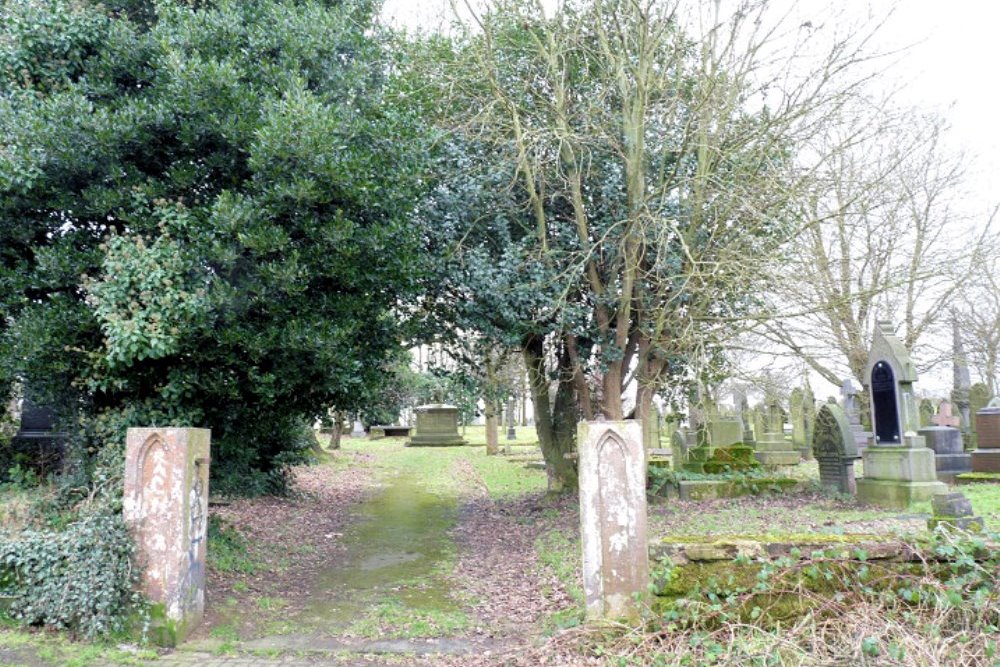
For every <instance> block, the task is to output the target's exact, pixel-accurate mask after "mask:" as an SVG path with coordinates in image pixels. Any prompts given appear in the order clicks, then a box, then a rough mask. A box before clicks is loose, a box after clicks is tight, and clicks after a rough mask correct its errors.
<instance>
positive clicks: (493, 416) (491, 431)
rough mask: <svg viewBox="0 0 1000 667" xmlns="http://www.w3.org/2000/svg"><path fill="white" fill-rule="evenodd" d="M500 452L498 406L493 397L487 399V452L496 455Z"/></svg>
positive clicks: (489, 454) (488, 454)
mask: <svg viewBox="0 0 1000 667" xmlns="http://www.w3.org/2000/svg"><path fill="white" fill-rule="evenodd" d="M499 453H500V442H499V437H498V435H497V408H496V403H494V402H493V400H492V399H490V398H488V397H487V399H486V454H487V456H495V455H497V454H499Z"/></svg>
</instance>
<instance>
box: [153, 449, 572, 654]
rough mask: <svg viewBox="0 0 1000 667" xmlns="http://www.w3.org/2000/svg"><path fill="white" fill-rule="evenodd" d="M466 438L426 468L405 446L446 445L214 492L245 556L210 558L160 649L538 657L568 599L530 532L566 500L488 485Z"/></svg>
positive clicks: (352, 459)
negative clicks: (278, 485) (191, 604)
mask: <svg viewBox="0 0 1000 667" xmlns="http://www.w3.org/2000/svg"><path fill="white" fill-rule="evenodd" d="M466 451H467V452H469V453H468V454H462V453H461V452H455V451H448V452H445V451H441V452H440V453H439V454H436V456H438V457H439V458H440V469H439V470H436V471H435V474H434V475H427V474H426V470H424V471H423V472H424V473H425V474H424V475H423V476H422V474H421V469H419V468H418V469H417V470H416V471H414V470H413V469H411V468H409V467H407V466H405V465H400V463H401V461H400V457H406V456H408V455H409V456H425V457H426V456H435V454H426V455H425V454H409V453H407V452H403V451H401V447H400V446H399V445H398V443H389V444H387V445H381V446H379V447H377V448H372V449H371V450H370V451H369V450H368V449H367V448H366V449H365V451H363V452H359V451H357V450H354V451H345V452H338V453H335V454H334V455H333V457H332V460H331V461H330V462H327V463H324V464H323V465H321V466H318V467H313V468H309V469H305V470H303V471H301V472H300V473H299V474H300V478H299V482H300V485H299V486H300V488H301V489H302V491H303V494H302V496H301V497H298V498H295V499H291V500H281V499H256V500H243V501H239V502H236V503H233V504H231V505H227V506H225V507H219V508H216V509H215V510H214V514H215V515H216V517H217V518H216V521H217V522H220V523H221V525H222V526H223V527H224V529H225V530H227V531H230V534H232V532H233V531H235V532H236V533H238V534H239V535H242V536H243V537H245V539H246V544H245V546H246V551H247V553H246V554H245V557H244V559H245V563H240V562H237V563H236V566H235V568H234V569H229V570H225V571H220V570H218V569H210V577H209V583H208V600H209V612H208V614H207V617H206V622H205V623H203V624H202V626H201V627H200V628H199V630H198V632H197V633H196V634H195V635H194V636H193V637H192V639H191V640H190V641H189V642H188V643H186V644H185V645H183V646H181V647H179V649H178V650H176V651H173V652H171V653H169V654H166V655H163V656H161V658H160V659H159V660H157V661H156V662H155V663H150V664H156V665H161V666H164V667H167V666H170V665H190V664H205V665H211V666H216V665H217V666H219V667H221V666H223V665H229V666H232V667H238V666H249V665H253V666H254V667H258V666H260V667H269V666H271V665H289V664H295V665H297V664H303V665H305V664H338V665H341V664H358V665H365V664H386V662H391V664H394V665H396V664H398V665H494V664H531V663H530V660H529V658H528V657H527V656H528V655H529V654H530V653H531V652H532V647H533V646H534V645H536V644H538V643H539V630H540V628H541V627H542V626H543V621H544V619H545V618H546V617H547V616H549V615H550V614H552V613H556V612H559V611H560V610H565V609H568V608H572V607H573V603H572V601H571V599H570V597H569V596H568V595H567V594H566V592H565V591H564V589H563V586H562V584H561V583H560V581H559V580H558V579H557V578H556V577H555V576H554V575H553V574H552V573H551V571H550V570H548V569H547V568H545V567H543V566H542V565H541V564H540V563H539V562H538V557H537V554H536V550H535V548H534V542H535V539H536V538H537V536H538V534H539V533H540V532H541V531H542V530H543V529H544V528H545V526H546V525H549V524H550V523H551V521H553V520H557V517H559V516H560V515H561V513H560V512H557V511H554V509H553V508H551V507H548V508H547V507H546V506H545V505H544V501H543V500H542V499H541V497H540V496H538V495H537V494H536V495H533V496H528V497H521V498H519V499H516V500H509V501H496V500H493V499H491V498H490V496H489V495H488V494H487V493H486V489H485V485H484V484H483V483H482V480H481V479H479V478H478V477H477V474H476V472H475V471H474V470H473V468H472V466H471V464H470V463H469V460H468V459H467V457H468V456H473V455H481V450H480V451H477V450H466ZM402 463H406V461H402ZM442 480H444V481H442ZM546 510H548V511H547V512H546ZM543 513H546V515H547V516H548V517H549V518H548V519H546V520H542V519H541V515H542V514H543ZM522 660H529V661H528V662H522Z"/></svg>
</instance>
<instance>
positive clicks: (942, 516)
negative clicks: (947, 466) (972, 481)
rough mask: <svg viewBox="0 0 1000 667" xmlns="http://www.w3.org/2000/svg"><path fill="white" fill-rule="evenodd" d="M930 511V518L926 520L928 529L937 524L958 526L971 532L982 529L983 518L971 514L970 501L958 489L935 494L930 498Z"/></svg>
mask: <svg viewBox="0 0 1000 667" xmlns="http://www.w3.org/2000/svg"><path fill="white" fill-rule="evenodd" d="M931 512H932V515H931V518H930V519H928V520H927V528H928V529H929V530H934V529H935V528H937V527H938V526H943V527H946V528H960V529H961V530H967V531H969V532H973V533H978V532H981V531H982V530H983V518H982V517H979V516H973V514H974V513H973V511H972V503H970V502H969V499H968V498H966V497H965V494H963V493H962V492H960V491H955V492H952V493H938V494H935V496H934V497H933V498H931Z"/></svg>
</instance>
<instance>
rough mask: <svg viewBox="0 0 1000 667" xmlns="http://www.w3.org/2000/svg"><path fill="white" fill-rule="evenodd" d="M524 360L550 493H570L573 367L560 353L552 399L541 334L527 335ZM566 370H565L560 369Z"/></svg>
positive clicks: (573, 466) (573, 477) (573, 462)
mask: <svg viewBox="0 0 1000 667" xmlns="http://www.w3.org/2000/svg"><path fill="white" fill-rule="evenodd" d="M523 350H524V352H523V354H524V363H525V366H526V367H527V369H528V381H529V383H530V384H531V398H532V402H533V403H534V405H535V430H536V431H537V433H538V444H539V446H540V447H541V449H542V457H543V458H544V459H545V470H546V472H547V473H548V477H549V493H554V494H558V493H572V492H573V491H575V490H576V488H577V465H576V459H575V458H567V457H566V455H567V454H572V453H574V451H575V448H576V405H575V402H574V400H573V384H572V369H571V368H570V363H569V360H568V357H567V356H566V354H565V353H561V354H560V355H559V366H560V368H559V370H560V371H561V372H560V374H559V380H558V382H559V384H558V387H557V389H556V397H555V402H554V403H552V402H551V401H550V400H549V379H548V375H547V374H546V372H545V346H544V341H543V339H542V337H540V336H536V335H530V336H528V337H527V338H526V339H525V341H524V346H523ZM563 371H565V372H563Z"/></svg>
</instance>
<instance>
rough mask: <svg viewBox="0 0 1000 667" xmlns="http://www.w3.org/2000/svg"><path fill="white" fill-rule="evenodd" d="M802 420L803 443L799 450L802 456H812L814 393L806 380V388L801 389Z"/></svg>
mask: <svg viewBox="0 0 1000 667" xmlns="http://www.w3.org/2000/svg"><path fill="white" fill-rule="evenodd" d="M802 420H803V421H804V422H805V431H806V433H805V444H804V445H803V447H802V448H801V449H800V450H799V453H800V454H802V458H804V459H811V458H812V455H813V454H812V438H813V429H814V428H815V427H816V395H815V394H813V390H812V387H810V386H809V382H806V388H805V389H803V390H802Z"/></svg>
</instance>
